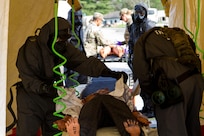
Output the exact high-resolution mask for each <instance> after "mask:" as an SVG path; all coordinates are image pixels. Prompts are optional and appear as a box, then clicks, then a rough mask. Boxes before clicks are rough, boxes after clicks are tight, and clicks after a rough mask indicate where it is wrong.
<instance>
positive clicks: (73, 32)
mask: <svg viewBox="0 0 204 136" xmlns="http://www.w3.org/2000/svg"><path fill="white" fill-rule="evenodd" d="M69 4H71V7H72V18H71V22H72V34H73V35H74V37H75V38H76V39H77V45H75V47H76V48H78V47H79V46H80V39H79V37H78V36H77V35H76V33H75V30H74V29H75V14H74V13H75V3H74V0H71V2H69ZM78 75H79V73H78V72H74V73H73V74H72V75H70V76H69V77H68V79H69V80H71V81H72V82H74V83H76V84H75V85H73V86H71V87H72V88H75V87H77V86H79V84H80V83H79V82H78V81H77V80H75V79H74V77H76V76H78ZM79 95H80V93H79V91H78V90H76V96H78V97H79Z"/></svg>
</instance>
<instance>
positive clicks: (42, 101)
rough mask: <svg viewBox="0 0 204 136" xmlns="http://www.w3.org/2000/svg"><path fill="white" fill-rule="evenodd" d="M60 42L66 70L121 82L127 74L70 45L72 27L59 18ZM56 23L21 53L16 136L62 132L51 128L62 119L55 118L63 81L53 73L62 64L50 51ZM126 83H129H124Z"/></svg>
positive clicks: (30, 40) (58, 46) (49, 135)
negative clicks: (56, 87)
mask: <svg viewBox="0 0 204 136" xmlns="http://www.w3.org/2000/svg"><path fill="white" fill-rule="evenodd" d="M57 19H58V38H57V41H56V43H55V46H54V48H55V50H56V51H57V52H58V53H60V54H61V55H63V56H64V57H65V58H66V59H67V62H66V63H65V64H64V67H66V68H68V69H72V70H74V71H77V72H79V73H82V74H84V75H87V76H93V77H99V76H104V77H106V76H107V77H114V78H116V79H119V78H120V77H121V75H122V74H123V75H124V77H126V78H127V75H126V74H125V73H124V72H114V71H111V70H110V69H108V68H107V67H106V65H105V64H104V63H102V62H101V61H100V60H98V59H96V58H94V57H89V58H87V57H86V55H85V54H84V53H82V52H81V51H80V50H78V49H77V48H75V47H74V46H73V45H71V44H70V43H68V42H67V39H68V38H69V37H70V33H69V32H70V30H71V25H70V24H69V23H68V21H67V20H65V19H63V18H60V17H58V18H57ZM54 26H55V19H54V18H53V19H51V20H50V21H49V22H48V23H46V24H45V25H44V26H43V27H42V28H41V30H40V33H39V35H36V36H31V37H28V39H27V40H26V42H25V44H24V45H23V46H22V47H21V48H20V49H19V52H18V58H17V62H16V66H17V68H18V71H19V77H20V78H21V79H22V87H19V88H18V89H17V116H18V122H17V136H25V135H26V136H34V135H36V134H37V131H38V130H39V128H41V129H42V135H43V136H52V135H54V134H56V133H58V132H59V131H58V130H57V129H55V128H53V127H52V125H53V122H54V121H56V120H58V119H60V118H59V117H57V116H54V115H53V113H54V112H55V103H54V102H53V98H55V97H57V96H58V95H57V90H56V89H55V88H54V87H53V83H54V82H55V81H58V79H60V78H61V77H59V75H57V74H55V73H54V72H53V67H54V66H57V65H58V64H60V63H61V62H62V60H61V59H60V58H59V57H58V56H57V55H55V54H54V53H53V51H52V50H51V47H52V43H53V39H54V35H55V27H54ZM125 81H127V80H125Z"/></svg>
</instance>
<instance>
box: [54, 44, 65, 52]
mask: <svg viewBox="0 0 204 136" xmlns="http://www.w3.org/2000/svg"><path fill="white" fill-rule="evenodd" d="M66 47H67V41H58V42H56V43H55V46H54V48H55V50H56V51H57V52H58V53H60V54H62V53H64V52H65V51H66Z"/></svg>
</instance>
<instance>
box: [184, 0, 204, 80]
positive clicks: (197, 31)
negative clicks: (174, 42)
mask: <svg viewBox="0 0 204 136" xmlns="http://www.w3.org/2000/svg"><path fill="white" fill-rule="evenodd" d="M197 5H198V9H197V24H196V32H195V35H194V34H193V33H192V32H191V31H190V30H189V29H188V28H187V26H186V1H185V0H183V9H184V12H183V13H184V21H183V22H184V28H185V30H186V31H187V32H189V33H190V35H191V36H192V38H193V40H194V42H195V46H196V49H197V50H198V51H199V52H200V53H201V54H202V57H201V59H204V51H203V50H202V49H201V48H200V47H199V46H198V41H197V39H198V33H199V30H200V20H201V19H200V18H201V14H200V0H197ZM202 75H203V76H204V73H202Z"/></svg>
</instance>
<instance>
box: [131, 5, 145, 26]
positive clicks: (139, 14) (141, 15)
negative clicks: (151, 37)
mask: <svg viewBox="0 0 204 136" xmlns="http://www.w3.org/2000/svg"><path fill="white" fill-rule="evenodd" d="M147 13H148V7H147V5H146V4H145V3H139V4H136V5H135V7H134V13H133V14H132V20H133V22H134V23H141V22H143V21H144V20H146V19H147Z"/></svg>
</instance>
